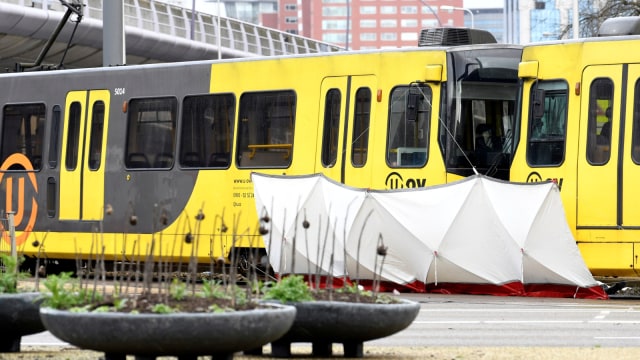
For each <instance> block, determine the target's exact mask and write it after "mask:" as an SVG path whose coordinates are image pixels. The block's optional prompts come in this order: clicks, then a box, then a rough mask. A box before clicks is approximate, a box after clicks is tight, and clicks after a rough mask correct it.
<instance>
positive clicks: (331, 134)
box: [322, 89, 342, 167]
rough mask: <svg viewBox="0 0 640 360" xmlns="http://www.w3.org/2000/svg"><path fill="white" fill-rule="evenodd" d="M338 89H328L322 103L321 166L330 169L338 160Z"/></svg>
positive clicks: (339, 94) (339, 96) (339, 95)
mask: <svg viewBox="0 0 640 360" xmlns="http://www.w3.org/2000/svg"><path fill="white" fill-rule="evenodd" d="M341 98H342V94H341V93H340V90H338V89H329V91H327V96H326V98H325V102H324V125H323V126H324V129H323V134H322V135H323V136H322V166H324V167H332V166H334V165H335V164H336V160H337V158H338V145H339V144H338V135H339V134H340V102H341Z"/></svg>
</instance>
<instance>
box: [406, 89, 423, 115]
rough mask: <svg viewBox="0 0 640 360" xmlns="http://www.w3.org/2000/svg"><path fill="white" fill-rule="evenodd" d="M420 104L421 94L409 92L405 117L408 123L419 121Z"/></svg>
mask: <svg viewBox="0 0 640 360" xmlns="http://www.w3.org/2000/svg"><path fill="white" fill-rule="evenodd" d="M419 103H420V94H419V93H414V92H409V94H407V108H406V110H405V117H406V119H407V121H416V120H417V119H418V104H419Z"/></svg>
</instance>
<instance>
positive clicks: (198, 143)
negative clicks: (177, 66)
mask: <svg viewBox="0 0 640 360" xmlns="http://www.w3.org/2000/svg"><path fill="white" fill-rule="evenodd" d="M235 104H236V101H235V97H234V96H233V95H232V94H218V95H198V96H188V97H186V98H185V99H184V101H183V111H182V132H181V135H180V166H182V167H184V168H201V167H212V168H228V167H229V164H230V162H231V145H232V140H233V122H234V119H235V108H236V105H235Z"/></svg>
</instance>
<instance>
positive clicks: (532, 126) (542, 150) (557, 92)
mask: <svg viewBox="0 0 640 360" xmlns="http://www.w3.org/2000/svg"><path fill="white" fill-rule="evenodd" d="M531 89H532V91H531V97H530V100H529V104H530V109H529V127H528V136H529V138H528V141H527V163H528V164H529V165H530V166H534V167H535V166H557V165H560V164H561V163H562V162H563V161H564V156H565V145H566V140H567V99H568V92H569V86H568V85H567V83H566V82H565V81H560V80H554V81H538V82H536V83H535V84H533V85H532V88H531ZM540 105H542V106H543V111H542V113H539V111H540V110H539V107H540ZM535 107H538V108H537V109H536V108H535Z"/></svg>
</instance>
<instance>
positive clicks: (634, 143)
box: [631, 79, 640, 164]
mask: <svg viewBox="0 0 640 360" xmlns="http://www.w3.org/2000/svg"><path fill="white" fill-rule="evenodd" d="M634 94H635V95H634V99H633V131H632V134H633V136H632V139H631V148H632V151H631V158H632V159H633V161H634V162H635V163H636V164H640V79H638V80H636V84H635V90H634Z"/></svg>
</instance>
